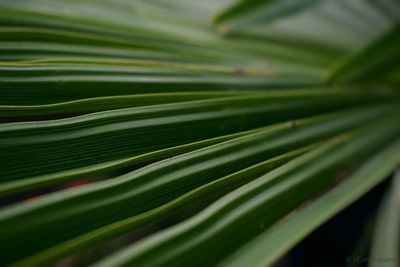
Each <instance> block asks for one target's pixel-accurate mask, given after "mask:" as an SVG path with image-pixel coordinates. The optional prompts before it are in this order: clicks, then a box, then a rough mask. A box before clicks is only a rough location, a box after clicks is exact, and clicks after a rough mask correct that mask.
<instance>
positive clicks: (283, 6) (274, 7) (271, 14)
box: [214, 0, 321, 23]
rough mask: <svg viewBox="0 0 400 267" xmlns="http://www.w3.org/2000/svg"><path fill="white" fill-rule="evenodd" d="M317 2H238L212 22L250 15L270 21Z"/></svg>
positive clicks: (274, 0)
mask: <svg viewBox="0 0 400 267" xmlns="http://www.w3.org/2000/svg"><path fill="white" fill-rule="evenodd" d="M319 1H321V0H300V1H293V0H238V1H237V3H236V4H234V5H232V6H230V7H228V8H227V9H225V10H223V11H222V12H220V13H219V14H218V15H217V16H215V17H214V21H215V22H216V23H224V22H227V21H230V20H233V19H235V18H240V17H243V16H246V15H249V14H250V15H251V14H252V13H262V18H263V20H265V21H271V20H274V19H278V18H282V17H284V16H287V15H290V14H292V13H296V12H299V11H301V10H303V9H306V8H309V6H311V5H314V4H316V3H318V2H319Z"/></svg>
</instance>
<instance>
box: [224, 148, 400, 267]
mask: <svg viewBox="0 0 400 267" xmlns="http://www.w3.org/2000/svg"><path fill="white" fill-rule="evenodd" d="M399 149H400V142H399V141H397V142H395V143H394V144H391V145H389V146H387V147H386V148H385V149H383V150H382V151H381V152H379V153H377V154H376V155H375V156H373V157H372V158H371V159H370V160H368V161H367V162H366V163H365V164H364V165H363V166H362V167H361V168H360V169H359V170H357V171H356V172H355V173H353V174H352V175H350V177H348V178H346V179H345V181H343V182H340V183H339V184H338V185H336V186H334V187H333V188H332V189H331V190H329V191H328V192H326V193H325V194H323V195H322V196H320V197H318V198H317V199H316V200H314V201H313V202H312V203H311V204H308V205H307V206H306V207H303V208H299V210H296V211H294V213H293V214H290V215H289V216H288V218H287V219H286V220H283V221H282V222H277V224H276V225H273V226H272V227H271V228H269V229H267V230H265V231H264V232H263V233H262V234H260V235H259V236H257V237H256V238H254V240H251V241H250V242H248V243H247V244H245V245H244V246H243V247H242V248H240V249H239V250H238V251H236V252H235V253H234V254H233V255H231V256H230V257H229V258H228V259H227V260H225V261H224V262H223V263H222V264H221V265H220V266H232V267H236V266H255V267H256V266H260V267H261V266H270V265H272V264H273V263H274V262H275V261H276V260H277V259H279V257H281V256H282V255H283V254H284V253H285V252H287V251H288V250H289V249H291V248H292V247H293V246H294V245H295V244H296V243H298V242H300V241H301V240H302V239H303V238H304V237H306V236H307V235H308V234H310V233H311V232H312V231H313V230H315V229H316V228H317V227H318V226H320V225H322V224H323V223H324V222H326V221H327V220H329V218H331V217H333V216H334V215H335V214H337V213H338V212H340V211H341V210H342V209H344V208H346V207H347V206H349V205H350V204H351V203H353V202H354V201H356V200H357V199H358V198H360V197H361V196H362V195H364V194H365V193H367V192H368V191H369V190H371V189H372V188H373V187H374V186H376V185H377V184H379V183H380V182H381V181H383V180H384V179H385V178H387V176H388V175H389V174H390V173H391V172H392V171H393V169H394V168H396V166H397V165H398V164H399V163H400V157H399V153H398V151H399ZM397 210H398V209H397ZM397 210H396V211H397ZM387 222H389V221H387ZM390 222H391V223H392V222H394V221H393V220H390ZM393 227H396V229H397V228H398V224H397V225H395V224H393ZM392 229H394V228H392ZM391 237H393V235H392V236H391ZM394 240H396V239H393V241H394ZM381 248H382V249H383V247H381ZM383 251H385V250H383ZM383 255H385V253H384V254H380V256H383Z"/></svg>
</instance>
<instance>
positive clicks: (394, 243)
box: [368, 149, 400, 267]
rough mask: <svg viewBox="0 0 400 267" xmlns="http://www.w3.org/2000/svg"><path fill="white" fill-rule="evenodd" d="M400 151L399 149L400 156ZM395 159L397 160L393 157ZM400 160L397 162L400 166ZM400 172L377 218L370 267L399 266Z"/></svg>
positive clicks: (383, 201)
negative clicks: (382, 266)
mask: <svg viewBox="0 0 400 267" xmlns="http://www.w3.org/2000/svg"><path fill="white" fill-rule="evenodd" d="M398 151H399V149H397V151H395V152H397V155H398ZM393 158H396V157H395V155H393ZM399 163H400V160H399V161H398V162H397V165H399ZM399 226H400V172H399V171H397V172H396V174H395V175H394V177H393V181H392V184H391V186H390V187H389V188H388V190H387V192H386V194H385V195H384V197H383V200H382V202H381V207H380V209H379V214H378V216H377V221H376V226H375V231H374V236H373V240H372V247H371V252H370V256H369V258H370V259H371V260H370V261H369V262H368V266H372V267H375V266H379V265H381V264H385V265H386V266H391V267H394V266H397V263H398V260H399V247H400V246H399V234H400V227H399Z"/></svg>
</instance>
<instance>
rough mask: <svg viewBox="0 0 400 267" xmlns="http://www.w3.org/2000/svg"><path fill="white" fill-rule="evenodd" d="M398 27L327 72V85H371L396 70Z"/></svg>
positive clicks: (398, 57) (399, 36)
mask: <svg viewBox="0 0 400 267" xmlns="http://www.w3.org/2000/svg"><path fill="white" fill-rule="evenodd" d="M399 42H400V26H399V25H396V26H395V27H393V28H392V29H391V30H390V31H388V32H387V33H386V34H384V35H383V36H382V37H380V38H379V39H377V40H376V41H375V42H373V43H372V44H370V45H369V46H367V47H366V48H365V49H364V50H362V51H361V52H359V53H356V54H354V55H351V56H349V57H348V58H346V59H345V60H344V61H343V62H340V63H339V64H338V65H336V67H334V68H333V69H332V70H330V71H329V73H328V75H327V78H326V80H327V82H328V83H335V84H344V83H345V84H349V83H371V82H376V81H380V80H385V78H386V77H387V76H388V75H390V72H391V71H396V70H398V62H399V60H400V52H399V49H398V45H399Z"/></svg>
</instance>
